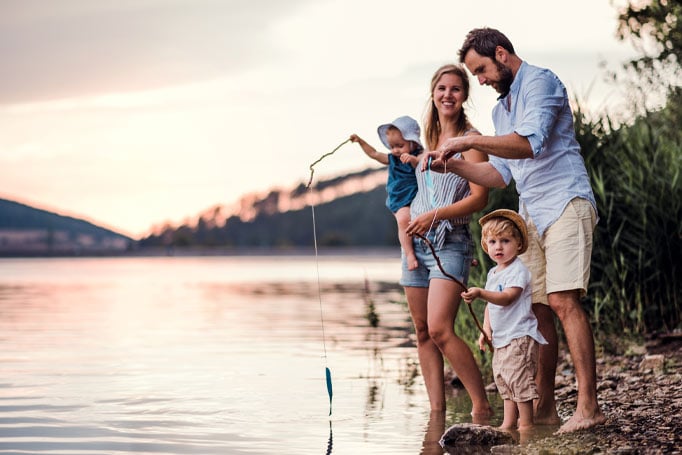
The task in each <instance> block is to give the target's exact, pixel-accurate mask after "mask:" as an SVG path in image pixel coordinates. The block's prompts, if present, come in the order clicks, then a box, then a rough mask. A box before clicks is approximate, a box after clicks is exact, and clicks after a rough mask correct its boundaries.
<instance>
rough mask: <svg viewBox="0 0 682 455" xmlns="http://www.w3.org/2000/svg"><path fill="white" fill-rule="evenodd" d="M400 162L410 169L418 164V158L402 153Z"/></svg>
mask: <svg viewBox="0 0 682 455" xmlns="http://www.w3.org/2000/svg"><path fill="white" fill-rule="evenodd" d="M400 161H402V162H403V163H408V164H409V165H410V166H412V167H417V164H419V156H415V155H410V154H409V153H403V154H402V155H400Z"/></svg>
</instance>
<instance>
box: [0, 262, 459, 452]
mask: <svg viewBox="0 0 682 455" xmlns="http://www.w3.org/2000/svg"><path fill="white" fill-rule="evenodd" d="M399 268H400V265H399V258H398V257H397V256H395V257H381V256H334V257H330V256H323V257H320V260H319V264H317V263H316V261H315V258H314V257H301V256H298V257H293V256H292V257H284V256H277V257H267V256H260V257H182V258H181V257H158V258H68V259H60V258H50V259H1V260H0V368H1V371H2V374H1V375H0V453H2V454H9V453H40V454H65V453H88V454H123V453H136V454H138V453H153V454H266V453H267V454H271V453H287V454H320V453H334V454H339V455H340V454H349V455H350V454H392V455H400V454H411V455H414V454H419V453H423V454H427V453H428V454H434V453H437V454H440V453H442V451H441V449H440V447H439V446H438V443H437V441H438V439H439V438H440V435H441V434H442V432H443V429H444V427H447V426H449V425H451V424H453V423H460V422H468V421H471V420H470V416H469V415H468V412H469V410H470V402H469V400H468V397H467V396H466V393H464V392H460V393H458V392H456V391H454V392H453V394H452V396H450V397H449V400H448V412H447V414H446V416H445V421H441V420H439V419H429V410H428V400H427V397H426V394H425V391H424V385H423V383H422V381H421V376H420V375H419V372H418V365H417V359H416V350H415V348H414V346H413V343H412V341H411V340H412V338H411V324H410V320H409V315H408V312H407V309H406V307H405V305H404V303H403V302H402V300H403V296H402V292H401V290H400V289H399V288H398V287H396V285H395V283H396V282H397V279H398V275H399ZM318 271H319V280H320V281H319V283H320V284H319V288H318ZM365 280H367V283H368V285H369V295H370V297H371V301H372V302H373V303H374V305H375V306H376V313H377V314H378V315H379V318H380V321H379V326H378V327H376V328H372V327H371V326H370V325H369V323H368V319H367V318H366V311H367V298H366V297H367V293H366V291H365ZM318 289H319V291H318ZM320 309H322V311H320ZM325 352H326V356H325ZM326 367H329V368H330V370H331V373H332V383H333V392H334V397H333V406H332V411H333V412H332V415H331V416H329V415H328V414H329V400H328V395H327V390H326V385H325V376H324V374H325V368H326Z"/></svg>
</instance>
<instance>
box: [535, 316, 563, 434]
mask: <svg viewBox="0 0 682 455" xmlns="http://www.w3.org/2000/svg"><path fill="white" fill-rule="evenodd" d="M533 312H534V313H535V317H536V318H537V320H538V329H539V330H540V333H542V336H543V337H545V340H547V343H548V344H541V345H540V349H539V354H538V371H537V374H536V375H535V385H536V387H537V390H538V395H539V398H538V399H537V400H536V401H535V403H534V404H535V413H534V414H535V415H534V417H535V419H534V420H535V424H536V425H559V424H561V419H560V418H559V414H558V413H557V411H556V402H555V401H554V377H555V376H556V365H557V359H558V358H559V339H558V337H557V333H556V326H555V325H554V312H553V311H552V309H551V308H550V307H549V305H545V304H542V303H534V304H533Z"/></svg>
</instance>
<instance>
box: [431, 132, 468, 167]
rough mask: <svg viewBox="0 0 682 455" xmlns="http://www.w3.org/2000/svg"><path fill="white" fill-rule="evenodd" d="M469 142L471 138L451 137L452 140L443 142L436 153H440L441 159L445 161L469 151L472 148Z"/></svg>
mask: <svg viewBox="0 0 682 455" xmlns="http://www.w3.org/2000/svg"><path fill="white" fill-rule="evenodd" d="M469 142H470V141H469V136H458V137H451V138H450V139H446V140H445V141H443V143H442V144H441V145H440V147H438V150H436V151H437V152H440V156H439V158H440V159H441V160H443V161H445V160H447V159H448V158H450V157H451V156H453V155H455V154H457V153H461V152H466V151H467V150H469V149H470V148H471V144H470V143H469Z"/></svg>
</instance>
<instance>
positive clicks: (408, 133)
mask: <svg viewBox="0 0 682 455" xmlns="http://www.w3.org/2000/svg"><path fill="white" fill-rule="evenodd" d="M391 126H394V127H396V128H398V130H399V131H400V133H401V134H402V135H403V139H405V140H406V141H412V142H416V143H417V144H418V145H419V147H420V148H422V149H423V148H424V146H423V145H422V143H421V142H420V141H419V135H420V134H421V129H420V128H419V123H417V121H416V120H415V119H413V118H412V117H410V116H408V115H403V116H402V117H398V118H397V119H395V120H393V121H392V122H391V123H386V124H384V125H380V126H379V128H377V133H379V138H380V139H381V142H383V143H384V145H385V146H386V148H387V149H389V150H390V149H391V146H390V145H389V144H388V138H387V137H386V131H387V130H388V128H389V127H391Z"/></svg>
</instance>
